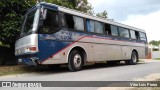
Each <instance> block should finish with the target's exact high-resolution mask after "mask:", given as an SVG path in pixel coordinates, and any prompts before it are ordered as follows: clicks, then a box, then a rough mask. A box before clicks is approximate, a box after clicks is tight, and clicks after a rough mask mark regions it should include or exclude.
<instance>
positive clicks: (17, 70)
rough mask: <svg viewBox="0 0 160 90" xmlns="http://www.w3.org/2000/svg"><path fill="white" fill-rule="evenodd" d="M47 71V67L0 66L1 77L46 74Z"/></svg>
mask: <svg viewBox="0 0 160 90" xmlns="http://www.w3.org/2000/svg"><path fill="white" fill-rule="evenodd" d="M47 69H48V68H45V67H38V66H25V65H16V66H0V76H5V75H15V74H23V73H31V72H44V71H46V70H47Z"/></svg>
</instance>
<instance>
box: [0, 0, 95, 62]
mask: <svg viewBox="0 0 160 90" xmlns="http://www.w3.org/2000/svg"><path fill="white" fill-rule="evenodd" d="M45 1H46V2H50V3H54V4H58V5H60V6H65V7H68V8H71V9H76V10H79V11H82V12H85V13H86V12H91V11H92V6H91V5H90V4H89V3H88V1H87V0H82V1H83V5H81V6H80V7H79V8H76V6H77V5H78V3H79V2H80V1H81V0H45ZM36 3H37V0H0V46H2V45H3V46H7V47H10V49H11V50H10V52H12V56H14V47H15V46H14V45H15V41H16V38H17V37H18V36H19V30H20V26H21V23H22V18H23V16H24V14H25V13H26V12H27V10H28V9H29V8H31V7H32V6H33V5H35V4H36ZM8 56H9V55H8ZM12 61H13V60H12Z"/></svg>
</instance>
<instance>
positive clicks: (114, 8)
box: [88, 0, 160, 41]
mask: <svg viewBox="0 0 160 90" xmlns="http://www.w3.org/2000/svg"><path fill="white" fill-rule="evenodd" d="M88 1H89V3H91V4H92V6H93V7H94V11H95V13H98V12H103V11H104V10H106V11H107V12H108V17H109V18H110V19H114V21H117V22H120V23H124V24H127V25H130V26H134V27H137V28H140V29H144V30H145V31H146V33H147V38H148V41H151V40H160V0H88Z"/></svg>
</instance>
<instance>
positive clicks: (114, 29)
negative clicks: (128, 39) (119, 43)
mask: <svg viewBox="0 0 160 90" xmlns="http://www.w3.org/2000/svg"><path fill="white" fill-rule="evenodd" d="M111 34H112V35H113V36H118V27H117V26H114V25H111Z"/></svg>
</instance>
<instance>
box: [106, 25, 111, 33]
mask: <svg viewBox="0 0 160 90" xmlns="http://www.w3.org/2000/svg"><path fill="white" fill-rule="evenodd" d="M105 33H106V34H107V35H111V27H110V25H109V24H105Z"/></svg>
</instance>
